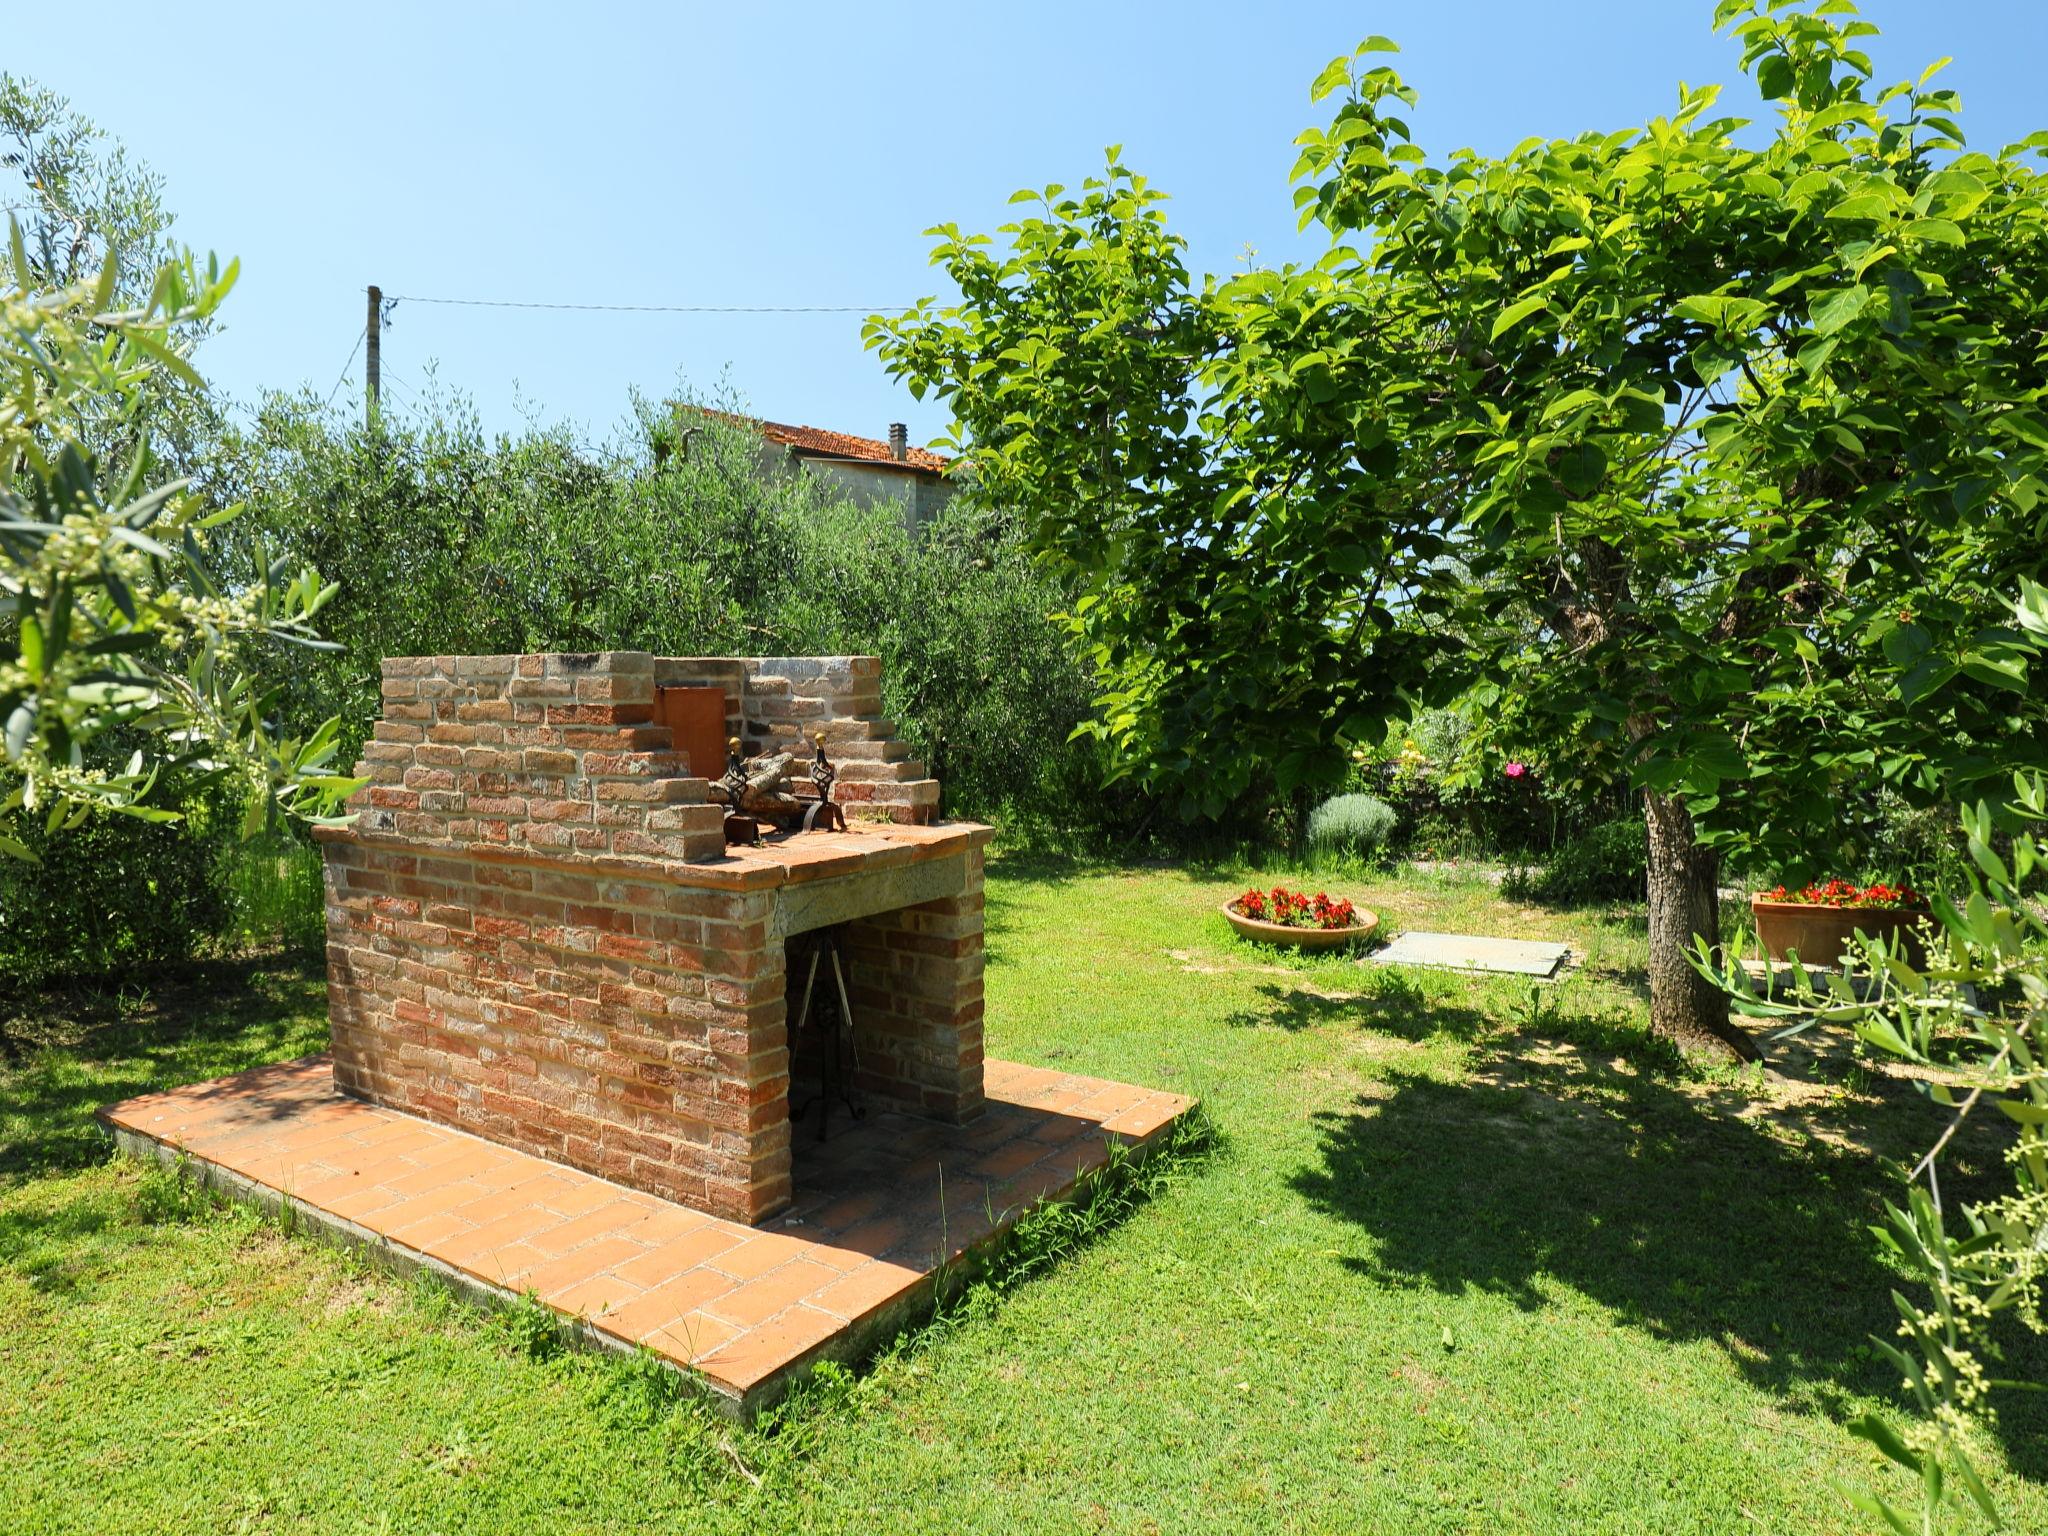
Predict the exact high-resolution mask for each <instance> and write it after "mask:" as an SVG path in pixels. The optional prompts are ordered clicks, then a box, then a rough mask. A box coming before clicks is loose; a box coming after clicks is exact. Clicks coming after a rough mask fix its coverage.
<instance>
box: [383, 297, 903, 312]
mask: <svg viewBox="0 0 2048 1536" xmlns="http://www.w3.org/2000/svg"><path fill="white" fill-rule="evenodd" d="M385 302H386V303H389V304H460V305H463V306H465V307H467V308H471V309H573V310H587V311H596V312H599V313H603V314H631V315H872V314H875V313H877V312H878V311H882V310H892V309H907V308H909V306H908V305H906V304H546V303H539V302H533V301H529V300H524V299H440V298H422V297H421V296H419V295H417V294H407V293H395V294H391V295H389V296H388V297H387V298H386V300H385Z"/></svg>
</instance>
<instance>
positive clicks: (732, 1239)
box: [619, 1222, 746, 1285]
mask: <svg viewBox="0 0 2048 1536" xmlns="http://www.w3.org/2000/svg"><path fill="white" fill-rule="evenodd" d="M626 1231H627V1232H628V1233H630V1234H634V1235H637V1234H638V1231H639V1229H638V1228H637V1227H629V1228H627V1229H626ZM745 1241H746V1230H745V1229H744V1228H742V1227H740V1226H737V1225H736V1224H733V1223H730V1222H720V1223H719V1224H718V1225H717V1226H707V1227H700V1228H698V1229H697V1230H696V1231H694V1232H686V1233H684V1234H683V1235H682V1236H681V1237H675V1238H670V1239H669V1240H668V1241H667V1242H665V1243H662V1244H660V1245H659V1246H658V1247H656V1248H654V1249H652V1250H651V1251H650V1252H648V1253H647V1254H646V1255H644V1256H643V1257H641V1258H637V1259H629V1260H627V1261H626V1262H625V1263H624V1264H621V1265H620V1266H619V1273H620V1274H622V1275H624V1276H625V1277H626V1278H627V1279H628V1280H637V1281H639V1282H640V1283H641V1284H643V1285H659V1284H660V1283H661V1282H662V1281H664V1280H670V1279H673V1278H675V1277H676V1276H677V1275H680V1274H682V1273H684V1272H685V1271H686V1270H692V1269H696V1268H698V1267H700V1266H704V1265H708V1264H709V1263H710V1262H711V1261H712V1260H714V1259H716V1258H717V1257H718V1256H719V1255H720V1254H722V1253H724V1252H725V1251H726V1250H727V1249H729V1248H736V1247H738V1246H739V1245H740V1244H741V1243H743V1242H745Z"/></svg>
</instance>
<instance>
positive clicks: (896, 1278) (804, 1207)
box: [101, 1056, 1193, 1413]
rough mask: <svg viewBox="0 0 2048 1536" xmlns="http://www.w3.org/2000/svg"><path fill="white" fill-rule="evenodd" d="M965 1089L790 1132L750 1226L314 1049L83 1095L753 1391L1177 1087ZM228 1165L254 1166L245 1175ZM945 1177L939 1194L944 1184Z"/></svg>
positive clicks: (1060, 1176) (868, 1342) (132, 1122)
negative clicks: (393, 1094) (783, 1183)
mask: <svg viewBox="0 0 2048 1536" xmlns="http://www.w3.org/2000/svg"><path fill="white" fill-rule="evenodd" d="M986 1091H987V1098H988V1108H987V1111H986V1113H984V1114H983V1115H981V1116H980V1117H979V1118H978V1119H976V1120H975V1121H973V1122H972V1123H970V1124H968V1125H965V1126H948V1125H942V1124H938V1123H935V1122H930V1121H924V1120H917V1119H912V1118H909V1117H906V1116H902V1115H897V1114H889V1113H877V1114H870V1115H869V1116H868V1117H867V1118H866V1119H864V1120H860V1121H849V1120H848V1118H847V1117H846V1116H845V1114H844V1113H843V1112H841V1113H839V1114H837V1115H836V1116H835V1118H834V1134H833V1135H832V1136H831V1137H830V1138H829V1139H828V1140H826V1141H823V1142H819V1141H817V1140H815V1139H814V1133H813V1131H812V1129H811V1126H810V1124H809V1123H808V1122H802V1123H799V1124H798V1125H797V1126H796V1127H795V1133H796V1144H795V1145H796V1177H795V1184H796V1198H795V1202H794V1204H793V1205H792V1206H790V1208H789V1209H788V1210H787V1211H785V1212H783V1213H782V1214H781V1215H779V1216H777V1217H776V1218H774V1219H773V1220H772V1221H771V1222H770V1223H769V1224H768V1225H766V1226H764V1227H749V1226H745V1225H742V1224H740V1223H738V1222H733V1221H726V1220H722V1219H720V1218H718V1217H715V1216H711V1215H707V1214H705V1213H703V1212H700V1211H694V1210H691V1209H689V1208H688V1207H685V1206H681V1205H676V1204H672V1203H671V1202H669V1201H666V1200H662V1199H659V1198H657V1197H655V1196H653V1195H648V1194H643V1193H640V1192H638V1191H635V1190H631V1189H627V1188H625V1187H623V1186H621V1185H617V1184H613V1183H610V1182H608V1181H606V1180H604V1179H601V1178H598V1177H596V1176H594V1175H592V1174H588V1173H584V1172H581V1171H580V1170H577V1169H574V1168H568V1167H565V1166H563V1165H561V1164H557V1163H551V1162H547V1161H544V1160H543V1159H541V1158H538V1157H535V1156H532V1155H531V1154H528V1153H524V1152H520V1151H516V1150H514V1149H512V1148H510V1147H504V1146H499V1145H497V1144H496V1143H493V1142H488V1141H484V1140H481V1139H479V1138H477V1137H474V1136H471V1135H469V1134H467V1133H466V1132H463V1131H458V1130H454V1129H451V1128H449V1127H446V1126H442V1125H438V1124H434V1123H432V1122H429V1121H425V1120H420V1119H416V1118H414V1117H412V1116H410V1115H406V1114H403V1113H400V1112H398V1111H395V1110H390V1109H384V1108H380V1107H378V1106H375V1105H371V1104H365V1103H362V1102H360V1101H357V1100H354V1099H349V1098H344V1097H342V1096H341V1095H339V1094H337V1093H336V1092H335V1090H334V1084H333V1075H332V1071H331V1069H330V1065H329V1061H328V1058H327V1057H325V1056H310V1057H307V1058H305V1059H304V1060H302V1061H295V1062H287V1063H283V1064H281V1065H278V1066H271V1067H259V1068H257V1069H255V1070H253V1071H249V1072H243V1073H239V1074H237V1075H235V1076H233V1077H226V1078H221V1079H218V1080H216V1081H213V1082H207V1083H196V1084H193V1085H191V1086H189V1087H184V1088H175V1089H171V1090H170V1091H168V1092H165V1093H156V1094H148V1095H145V1096H143V1097H141V1098H136V1099H130V1100H128V1101H127V1102H126V1103H122V1104H116V1105H113V1106H110V1107H109V1108H107V1109H105V1110H102V1111H101V1117H102V1119H103V1120H104V1121H105V1123H106V1124H107V1125H108V1126H109V1127H110V1128H111V1129H112V1130H113V1131H114V1133H115V1136H116V1138H117V1139H118V1140H119V1141H120V1142H121V1143H122V1145H123V1146H124V1147H126V1148H127V1149H128V1150H131V1151H137V1152H144V1153H148V1154H151V1155H156V1156H170V1155H173V1154H182V1155H183V1156H185V1157H187V1158H190V1159H192V1160H193V1161H194V1162H197V1163H199V1164H202V1165H204V1166H205V1168H206V1170H207V1172H208V1174H209V1176H210V1177H213V1178H216V1179H219V1180H221V1181H222V1182H224V1183H226V1184H228V1185H229V1186H230V1187H231V1188H236V1189H238V1191H239V1192H244V1193H252V1194H255V1195H257V1196H259V1197H260V1196H261V1195H263V1194H264V1193H266V1192H268V1193H271V1194H273V1195H274V1194H276V1193H280V1192H281V1193H282V1194H284V1195H286V1196H288V1197H289V1198H290V1199H291V1200H292V1202H293V1204H294V1205H295V1207H296V1208H297V1211H298V1213H299V1215H300V1217H301V1218H302V1219H308V1220H311V1221H313V1222H315V1223H316V1224H322V1225H325V1226H327V1227H329V1228H332V1229H335V1230H338V1231H340V1232H342V1233H344V1234H346V1235H348V1236H351V1237H353V1238H355V1239H356V1240H358V1241H362V1242H365V1243H367V1244H371V1245H374V1246H376V1247H378V1248H380V1249H382V1250H384V1251H386V1252H387V1253H388V1254H389V1255H390V1256H391V1257H392V1258H394V1259H396V1260H397V1261H399V1262H401V1263H409V1264H414V1265H418V1264H424V1265H426V1266H428V1267H430V1268H433V1269H436V1270H438V1271H440V1272H443V1273H446V1274H450V1275H452V1276H454V1277H455V1278H457V1279H459V1280H461V1281H463V1282H464V1283H467V1284H469V1285H472V1286H480V1287H482V1288H484V1289H486V1290H488V1291H491V1292H495V1293H498V1294H501V1295H511V1294H522V1293H526V1292H532V1293H534V1294H535V1295H537V1296H538V1297H539V1298H540V1299H541V1300H542V1301H544V1302H545V1303H547V1304H548V1305H549V1306H551V1307H553V1308H555V1309H556V1310H558V1311H560V1312H562V1313H564V1314H566V1315H568V1316H571V1317H577V1318H581V1319H582V1320H583V1322H584V1326H585V1327H586V1328H588V1329H590V1330H593V1331H595V1332H596V1333H597V1334H599V1335H601V1336H602V1338H601V1340H600V1342H606V1343H613V1344H619V1343H623V1344H626V1345H638V1344H644V1345H646V1346H647V1347H648V1348H649V1349H651V1350H653V1351H655V1352H656V1353H657V1354H660V1355H662V1356H665V1357H666V1358H668V1359H669V1360H671V1361H674V1362H675V1363H677V1364H679V1365H684V1366H688V1367H690V1368H691V1369H692V1370H694V1371H696V1372H697V1373H699V1374H700V1375H701V1376H702V1377H703V1379H704V1380H705V1382H706V1383H707V1384H708V1385H709V1387H710V1388H711V1390H712V1392H713V1393H714V1395H715V1397H716V1399H717V1400H719V1401H720V1402H721V1403H722V1404H723V1405H724V1406H726V1407H727V1408H728V1409H730V1410H731V1411H734V1412H739V1413H751V1412H753V1411H755V1410H756V1409H758V1408H760V1407H762V1406H765V1405H766V1404H767V1403H768V1402H770V1401H772V1400H773V1399H774V1397H776V1396H777V1395H778V1394H779V1393H780V1391H781V1389H782V1388H783V1386H784V1385H785V1384H786V1383H787V1382H788V1381H789V1379H790V1378H791V1377H792V1376H793V1375H794V1374H795V1373H797V1372H798V1371H800V1370H802V1369H804V1368H805V1367H807V1366H809V1365H810V1364H811V1363H812V1362H813V1361H815V1360H817V1359H819V1358H821V1357H824V1356H827V1355H831V1356H834V1357H848V1356H852V1355H855V1354H857V1353H859V1352H861V1351H863V1350H865V1349H868V1348H871V1347H873V1346H874V1345H875V1344H876V1343H878V1342H880V1341H881V1339H882V1338H883V1337H884V1336H885V1335H886V1334H887V1333H888V1332H889V1331H891V1330H892V1329H893V1328H895V1327H898V1326H901V1325H902V1324H903V1323H904V1322H905V1321H907V1320H908V1319H909V1317H910V1316H911V1315H912V1314H913V1313H914V1312H915V1310H916V1308H917V1306H918V1304H919V1303H920V1302H922V1301H923V1300H924V1299H925V1298H926V1297H927V1295H928V1294H929V1290H930V1287H931V1284H932V1277H933V1275H934V1273H935V1271H936V1270H937V1269H938V1268H940V1267H941V1266H942V1265H944V1264H946V1263H948V1262H951V1261H952V1260H954V1259H957V1258H958V1257H959V1256H960V1255H961V1254H963V1253H965V1252H966V1251H967V1250H969V1249H971V1248H973V1247H974V1246H976V1245H977V1244H980V1243H982V1242H985V1241H987V1240H988V1239H990V1238H991V1237H993V1236H995V1235H997V1234H999V1233H1000V1232H1002V1231H1004V1230H1006V1229H1007V1228H1008V1227H1009V1226H1010V1225H1011V1224H1012V1223H1013V1222H1014V1221H1015V1220H1016V1218H1017V1217H1018V1216H1019V1215H1020V1214H1022V1213H1023V1212H1024V1211H1025V1210H1027V1209H1028V1208H1029V1207H1030V1206H1031V1205H1032V1204H1034V1203H1035V1202H1037V1201H1039V1200H1041V1199H1045V1198H1049V1197H1053V1196H1057V1195H1060V1194H1062V1193H1064V1192H1066V1191H1067V1190H1068V1189H1070V1188H1071V1187H1072V1186H1073V1184H1074V1183H1075V1181H1076V1180H1077V1179H1079V1178H1080V1177H1081V1176H1082V1175H1084V1174H1086V1173H1088V1172H1090V1171H1092V1170H1093V1169H1096V1168H1099V1167H1101V1166H1102V1165H1103V1163H1104V1162H1106V1161H1107V1159H1108V1156H1109V1151H1108V1148H1109V1144H1110V1143H1111V1142H1112V1141H1114V1140H1121V1141H1124V1142H1127V1143H1133V1144H1138V1145H1143V1144H1145V1143H1148V1142H1150V1141H1152V1140H1153V1139H1154V1138H1156V1137H1157V1136H1159V1135H1160V1133H1162V1132H1163V1131H1165V1130H1166V1128H1167V1127H1168V1126H1170V1125H1171V1124H1172V1122H1173V1121H1175V1120H1176V1119H1178V1118H1179V1117H1180V1116H1181V1115H1182V1114H1184V1113H1186V1112H1187V1111H1188V1110H1189V1109H1190V1108H1191V1107H1192V1105H1193V1101H1192V1100H1190V1099H1187V1098H1184V1097H1182V1096H1181V1095H1179V1094H1172V1093H1161V1092H1155V1091H1152V1090H1148V1089H1144V1088H1137V1087H1132V1086H1130V1085H1128V1084H1124V1083H1112V1082H1105V1081H1103V1080H1101V1079H1099V1078H1090V1077H1080V1076H1076V1075H1073V1074H1068V1073H1060V1072H1051V1071H1046V1070H1043V1069H1041V1068H1037V1067H1027V1066H1022V1065H1019V1064H1017V1063H1014V1062H1003V1061H990V1062H988V1063H987V1079H986ZM250 1186H255V1187H254V1188H253V1189H251V1188H250ZM942 1192H943V1194H942Z"/></svg>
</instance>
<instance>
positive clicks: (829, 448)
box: [704, 410, 953, 475]
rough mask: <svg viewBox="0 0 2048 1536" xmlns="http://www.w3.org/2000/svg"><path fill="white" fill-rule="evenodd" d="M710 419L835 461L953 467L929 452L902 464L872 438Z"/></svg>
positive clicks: (728, 417)
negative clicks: (753, 431) (847, 460)
mask: <svg viewBox="0 0 2048 1536" xmlns="http://www.w3.org/2000/svg"><path fill="white" fill-rule="evenodd" d="M704 414H705V415H706V416H715V417H717V418H718V419H719V420H721V421H729V422H732V423H734V424H735V425H738V426H749V427H752V428H754V430H755V431H757V432H759V433H760V434H761V435H762V436H763V437H765V438H767V439H768V440H769V441H770V442H771V443H781V444H783V445H785V446H786V447H790V448H794V449H795V450H796V451H797V452H799V453H815V454H822V455H824V456H825V457H827V458H834V459H860V460H864V461H866V462H869V463H874V464H896V463H899V462H900V463H901V464H903V465H904V466H905V467H906V468H909V469H914V470H921V471H923V472H924V473H926V474H933V475H943V474H944V473H945V472H946V470H947V468H948V467H949V466H950V465H951V464H952V462H953V461H952V459H950V458H948V457H947V456H946V455H945V454H942V453H933V452H931V451H930V450H929V449H925V448H906V449H905V450H904V456H903V458H902V459H901V460H900V461H899V460H898V459H897V458H896V456H895V455H894V454H893V453H891V452H890V451H889V445H888V444H887V443H885V442H880V441H878V440H877V439H875V438H872V437H854V436H852V435H851V434H850V433H846V432H828V431H826V430H825V429H824V428H823V427H797V426H791V425H790V424H789V423H787V422H781V421H762V420H760V419H759V418H757V417H751V416H738V415H734V414H733V413H731V412H729V411H713V410H706V411H705V412H704Z"/></svg>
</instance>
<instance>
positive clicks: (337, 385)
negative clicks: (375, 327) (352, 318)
mask: <svg viewBox="0 0 2048 1536" xmlns="http://www.w3.org/2000/svg"><path fill="white" fill-rule="evenodd" d="M369 334H370V327H369V326H368V325H367V324H365V325H364V326H363V328H362V330H360V331H358V332H357V333H356V344H355V345H354V346H352V347H350V348H349V349H348V361H347V362H345V363H343V364H342V365H341V377H340V378H338V379H336V380H335V381H334V388H332V389H330V390H329V391H327V405H323V406H321V407H320V409H321V410H323V411H324V410H326V409H327V406H328V405H332V404H334V397H335V396H336V395H338V394H340V393H341V386H342V385H343V384H344V383H345V382H347V379H348V371H349V369H351V368H353V367H354V366H355V364H356V354H357V353H358V352H360V351H361V350H362V349H363V338H364V337H365V336H367V335H369Z"/></svg>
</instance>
